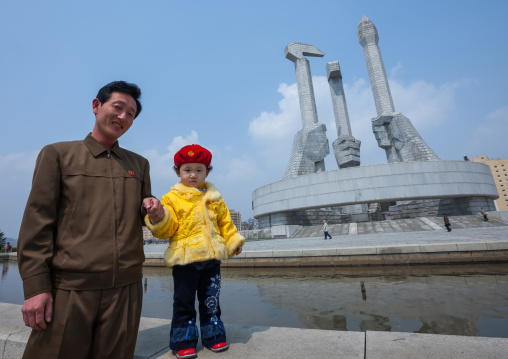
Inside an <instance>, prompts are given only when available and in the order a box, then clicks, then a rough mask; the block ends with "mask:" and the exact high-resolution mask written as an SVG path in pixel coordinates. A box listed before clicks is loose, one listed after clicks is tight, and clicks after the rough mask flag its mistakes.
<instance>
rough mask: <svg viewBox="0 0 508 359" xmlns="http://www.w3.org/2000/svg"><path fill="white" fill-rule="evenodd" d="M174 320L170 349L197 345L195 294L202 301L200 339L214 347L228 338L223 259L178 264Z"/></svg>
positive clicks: (204, 343) (200, 304) (174, 279)
mask: <svg viewBox="0 0 508 359" xmlns="http://www.w3.org/2000/svg"><path fill="white" fill-rule="evenodd" d="M173 282H174V288H175V291H174V296H173V319H172V321H171V332H170V342H169V347H170V349H171V350H177V351H178V350H183V349H189V348H196V346H197V344H198V337H199V335H198V329H197V325H196V309H195V301H196V293H197V294H198V301H199V321H200V329H201V342H202V343H203V346H205V347H212V346H214V345H215V344H217V343H221V342H225V341H226V330H225V329H224V324H223V323H222V321H221V320H220V315H221V310H220V305H219V295H220V288H221V276H220V261H218V260H209V261H206V262H198V263H191V264H187V265H177V266H174V267H173Z"/></svg>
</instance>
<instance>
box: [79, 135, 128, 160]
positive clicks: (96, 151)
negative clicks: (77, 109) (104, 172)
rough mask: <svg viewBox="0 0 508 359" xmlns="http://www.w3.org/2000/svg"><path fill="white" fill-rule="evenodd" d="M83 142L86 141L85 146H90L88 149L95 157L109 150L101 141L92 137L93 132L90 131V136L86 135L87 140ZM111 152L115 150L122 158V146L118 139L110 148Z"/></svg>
mask: <svg viewBox="0 0 508 359" xmlns="http://www.w3.org/2000/svg"><path fill="white" fill-rule="evenodd" d="M83 142H84V143H85V146H86V147H87V148H88V150H89V151H90V153H91V154H92V156H94V157H97V156H98V155H100V154H101V153H103V152H106V151H107V150H108V149H107V148H105V147H104V146H103V145H102V144H100V143H99V141H97V140H96V139H95V138H93V137H92V133H89V134H88V136H86V137H85V140H84V141H83ZM110 152H113V153H114V154H115V155H117V156H118V157H120V158H121V157H122V149H121V148H120V145H119V144H118V141H116V143H115V144H114V145H113V147H112V148H111V149H110Z"/></svg>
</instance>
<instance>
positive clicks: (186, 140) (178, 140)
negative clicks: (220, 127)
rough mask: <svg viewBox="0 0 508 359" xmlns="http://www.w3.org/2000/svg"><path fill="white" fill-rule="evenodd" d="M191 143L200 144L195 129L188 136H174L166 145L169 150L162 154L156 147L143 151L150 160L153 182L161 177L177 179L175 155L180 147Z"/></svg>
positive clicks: (144, 155)
mask: <svg viewBox="0 0 508 359" xmlns="http://www.w3.org/2000/svg"><path fill="white" fill-rule="evenodd" d="M190 144H199V136H198V133H197V132H196V131H194V130H192V131H191V133H190V135H188V136H186V137H184V136H177V137H174V138H173V140H172V141H171V143H170V144H169V145H168V146H167V147H166V150H167V152H165V153H162V154H161V153H159V151H157V150H156V149H147V150H145V151H143V153H142V155H143V157H145V158H146V159H148V161H149V162H150V177H151V179H152V182H156V181H157V180H161V179H164V180H167V179H168V176H169V177H170V179H172V180H176V179H177V176H176V174H175V173H174V172H173V169H172V168H173V165H174V162H173V157H174V156H175V153H177V152H178V150H180V148H182V147H183V146H186V145H190ZM167 190H169V188H168V189H167Z"/></svg>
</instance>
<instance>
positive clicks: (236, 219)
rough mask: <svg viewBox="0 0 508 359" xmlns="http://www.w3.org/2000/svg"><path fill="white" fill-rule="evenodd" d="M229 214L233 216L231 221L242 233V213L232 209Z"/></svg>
mask: <svg viewBox="0 0 508 359" xmlns="http://www.w3.org/2000/svg"><path fill="white" fill-rule="evenodd" d="M229 214H230V215H231V220H232V221H233V223H234V224H235V226H236V229H238V230H239V231H241V230H242V215H241V214H240V212H237V211H235V210H234V209H230V210H229Z"/></svg>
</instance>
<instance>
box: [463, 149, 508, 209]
mask: <svg viewBox="0 0 508 359" xmlns="http://www.w3.org/2000/svg"><path fill="white" fill-rule="evenodd" d="M471 161H473V162H480V163H484V164H486V165H487V166H489V167H490V170H491V171H492V177H494V181H495V182H496V187H497V192H498V193H499V198H498V199H496V200H494V203H495V204H496V209H497V210H498V211H506V210H508V158H507V159H499V158H496V159H493V160H489V158H488V157H487V156H478V157H473V158H471Z"/></svg>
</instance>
